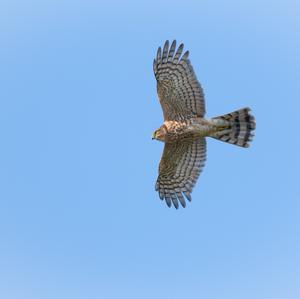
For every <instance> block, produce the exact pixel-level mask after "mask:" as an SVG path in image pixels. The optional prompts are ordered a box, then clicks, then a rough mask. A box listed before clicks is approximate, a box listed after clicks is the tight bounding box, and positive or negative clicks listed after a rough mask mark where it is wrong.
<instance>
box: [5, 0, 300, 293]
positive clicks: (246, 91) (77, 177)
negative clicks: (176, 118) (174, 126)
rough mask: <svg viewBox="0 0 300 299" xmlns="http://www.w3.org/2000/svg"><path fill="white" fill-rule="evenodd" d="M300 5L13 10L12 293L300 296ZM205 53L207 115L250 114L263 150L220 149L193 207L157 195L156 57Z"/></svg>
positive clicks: (136, 4) (9, 40)
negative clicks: (166, 48)
mask: <svg viewBox="0 0 300 299" xmlns="http://www.w3.org/2000/svg"><path fill="white" fill-rule="evenodd" d="M299 13H300V6H299V3H298V2H297V1H292V0H290V1H185V2H182V1H157V0H153V1H83V0H77V1H49V0H45V1H32V0H31V1H30V0H29V1H16V0H11V1H2V2H1V4H0V42H1V46H0V66H1V67H0V82H1V88H0V136H1V147H0V182H1V183H0V199H1V201H0V203H1V207H0V244H1V245H0V297H1V298H7V299H19V298H22V299H24V298H28V299H29V298H30V299H35V298H36V299H38V298H45V299H47V298H56V299H60V298H64V299H65V298H72V299H73V298H74V299H77V298H107V299H115V298H131V299H135V298H146V299H147V298H151V299H152V298H172V299H177V298H190V299H194V298H195V299H196V298H206V299H217V298H222V299H239V298H244V299H248V298H249V299H250V298H251V299H252V298H256V299H260V298H264V299H265V298H273V299H277V298H285V299H292V298H298V297H299V296H300V285H299V281H300V240H299V235H300V221H299V209H300V201H299V199H300V186H299V169H300V159H299V148H300V141H299V137H298V127H299V108H300V105H299V99H300V84H299V74H300V58H299V51H300V21H299ZM174 38H176V39H177V41H178V42H184V43H185V46H186V49H189V50H190V58H191V61H192V64H193V66H194V69H195V72H196V73H197V76H198V79H199V80H200V81H201V83H202V85H203V88H204V91H205V94H206V103H207V116H208V117H211V116H216V115H220V114H224V113H227V112H231V111H233V110H235V109H238V108H241V107H244V106H250V107H251V108H252V110H253V114H254V115H255V116H256V119H257V130H256V136H255V139H254V141H253V143H252V146H251V147H250V148H249V149H241V148H238V147H234V146H232V145H228V144H224V143H222V142H218V141H216V140H208V157H207V163H206V167H205V168H204V171H203V173H202V174H201V177H200V179H199V181H198V184H197V186H196V188H195V189H194V192H193V202H192V203H190V204H188V206H187V208H186V209H179V210H175V209H168V208H167V207H166V205H165V203H163V202H161V201H160V200H159V198H158V196H157V194H156V193H155V191H154V183H155V180H156V177H157V168H158V163H159V159H160V155H161V152H162V149H163V144H161V143H159V142H155V141H152V140H151V133H152V131H153V130H154V129H155V128H157V127H159V126H160V124H161V123H162V112H161V109H160V106H159V103H158V101H157V96H156V87H155V79H154V76H153V72H152V61H153V58H154V55H155V53H156V49H157V47H158V46H160V45H162V44H163V42H164V41H165V40H166V39H170V40H172V39H174Z"/></svg>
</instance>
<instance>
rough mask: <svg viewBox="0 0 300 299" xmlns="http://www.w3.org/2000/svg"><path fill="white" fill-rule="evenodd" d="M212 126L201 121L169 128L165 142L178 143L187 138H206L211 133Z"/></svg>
mask: <svg viewBox="0 0 300 299" xmlns="http://www.w3.org/2000/svg"><path fill="white" fill-rule="evenodd" d="M213 128H214V127H213V126H212V124H210V123H209V122H207V121H205V120H203V121H202V122H201V123H200V122H192V123H189V124H181V125H180V126H178V123H177V124H176V126H169V128H168V133H167V136H166V137H167V138H166V141H168V142H171V141H178V140H183V139H189V138H198V137H206V136H208V135H209V134H211V133H212V131H213Z"/></svg>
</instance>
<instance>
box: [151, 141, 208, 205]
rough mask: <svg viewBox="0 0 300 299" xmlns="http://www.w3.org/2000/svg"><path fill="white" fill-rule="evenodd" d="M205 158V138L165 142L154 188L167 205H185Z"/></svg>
mask: <svg viewBox="0 0 300 299" xmlns="http://www.w3.org/2000/svg"><path fill="white" fill-rule="evenodd" d="M205 160H206V141H205V138H200V139H194V140H185V141H183V140H182V141H179V142H175V143H166V144H165V147H164V151H163V155H162V157H161V160H160V164H159V175H158V179H157V182H156V185H155V190H156V191H158V192H159V197H160V199H161V200H165V201H166V203H167V205H168V207H171V206H172V203H173V205H174V207H175V208H176V209H177V208H178V206H179V204H178V201H179V202H180V203H181V205H182V206H183V207H185V206H186V203H185V199H184V196H185V197H186V198H187V199H188V200H189V201H191V200H192V198H191V192H192V189H193V187H194V185H195V184H196V181H197V179H198V177H199V175H200V172H201V171H202V169H203V167H204V163H205Z"/></svg>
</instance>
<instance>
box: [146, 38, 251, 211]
mask: <svg viewBox="0 0 300 299" xmlns="http://www.w3.org/2000/svg"><path fill="white" fill-rule="evenodd" d="M175 50H176V41H173V42H172V44H171V46H170V47H169V42H168V41H166V42H165V44H164V47H163V50H161V48H158V51H157V55H156V59H154V62H153V69H154V74H155V77H156V80H157V93H158V97H159V100H160V104H161V106H162V110H163V114H164V123H163V125H162V126H161V127H160V128H159V129H157V130H156V131H155V132H154V134H153V136H152V138H153V139H157V140H160V141H163V142H165V147H164V151H163V155H162V158H161V161H160V164H159V175H158V178H157V182H156V185H155V189H156V191H158V193H159V197H160V198H161V199H162V200H165V201H166V203H167V205H168V206H169V207H171V206H172V203H173V205H174V206H175V208H178V207H179V203H178V202H180V203H181V205H182V206H183V207H185V206H186V203H185V199H184V197H185V198H187V199H188V200H190V201H191V199H192V198H191V192H192V189H193V187H194V185H195V184H196V181H197V179H198V177H199V175H200V172H201V171H202V169H203V167H204V163H205V160H206V138H205V137H213V138H215V139H218V140H221V141H224V142H227V143H231V144H235V145H238V146H241V147H248V146H249V142H250V141H251V140H252V137H253V134H252V131H253V130H254V129H255V119H254V117H253V116H252V115H251V114H250V109H249V108H243V109H239V110H236V111H234V112H232V113H228V114H225V115H221V116H218V117H214V118H211V119H205V118H204V115H205V101H204V93H203V90H202V87H201V85H200V83H199V82H198V80H197V77H196V75H195V73H194V71H193V67H192V65H191V62H190V60H189V59H188V56H189V52H188V51H187V52H185V53H184V54H183V55H182V51H183V44H181V45H180V46H179V47H178V49H177V51H175Z"/></svg>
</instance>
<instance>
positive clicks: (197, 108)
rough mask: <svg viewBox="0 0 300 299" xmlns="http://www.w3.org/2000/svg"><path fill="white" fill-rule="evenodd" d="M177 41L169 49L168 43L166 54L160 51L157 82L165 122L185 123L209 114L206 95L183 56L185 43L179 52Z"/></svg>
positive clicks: (186, 54)
mask: <svg viewBox="0 0 300 299" xmlns="http://www.w3.org/2000/svg"><path fill="white" fill-rule="evenodd" d="M175 50H176V41H175V40H174V41H173V42H172V45H171V47H170V48H169V41H166V42H165V45H164V48H163V51H162V50H161V48H160V47H159V48H158V51H157V55H156V59H154V62H153V69H154V74H155V77H156V80H157V93H158V97H159V100H160V104H161V107H162V110H163V114H164V119H165V120H182V119H188V118H191V117H203V116H204V114H205V103H204V94H203V90H202V87H201V85H200V83H199V82H198V80H197V77H196V75H195V73H194V70H193V67H192V65H191V62H190V60H189V58H188V56H189V52H188V51H186V52H185V53H184V54H183V55H181V54H182V51H183V44H181V45H180V46H179V47H178V49H177V51H176V52H175Z"/></svg>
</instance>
